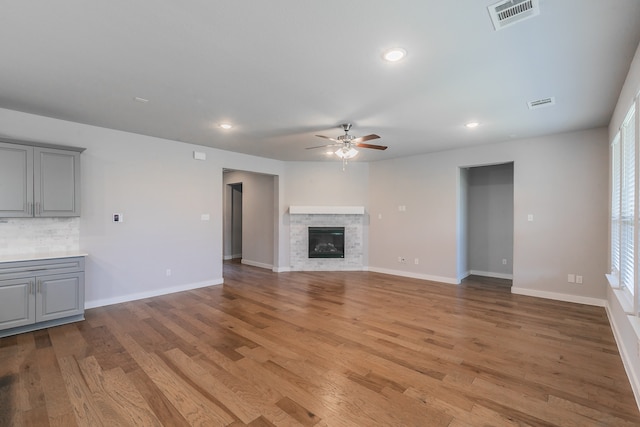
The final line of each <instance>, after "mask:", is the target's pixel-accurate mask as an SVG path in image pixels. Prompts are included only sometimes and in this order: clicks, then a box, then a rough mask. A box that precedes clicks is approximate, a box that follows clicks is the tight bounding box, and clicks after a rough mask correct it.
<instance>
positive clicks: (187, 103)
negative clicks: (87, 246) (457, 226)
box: [0, 0, 640, 161]
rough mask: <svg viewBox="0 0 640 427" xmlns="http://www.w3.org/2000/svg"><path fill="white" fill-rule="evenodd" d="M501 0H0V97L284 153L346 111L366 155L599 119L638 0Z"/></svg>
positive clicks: (308, 141)
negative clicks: (503, 0)
mask: <svg viewBox="0 0 640 427" xmlns="http://www.w3.org/2000/svg"><path fill="white" fill-rule="evenodd" d="M495 2H496V1H495V0H456V1H432V0H397V1H389V0H373V1H372V0H322V1H310V0H269V1H266V0H264V1H257V0H224V1H222V0H217V1H212V0H190V1H168V0H154V1H151V0H146V1H145V0H110V1H98V0H58V1H51V0H30V1H24V0H23V1H3V2H2V8H1V9H0V10H1V13H0V54H1V65H0V107H2V108H8V109H13V110H19V111H24V112H28V113H34V114H39V115H44V116H50V117H55V118H59V119H64V120H71V121H74V122H80V123H87V124H92V125H97V126H103V127H107V128H112V129H119V130H124V131H129V132H135V133H140V134H145V135H152V136H157V137H162V138H168V139H173V140H179V141H185V142H190V143H194V144H200V145H207V146H211V147H216V148H221V149H224V150H230V151H237V152H241V153H247V154H253V155H257V156H263V157H269V158H274V159H281V160H314V161H315V160H318V161H319V160H323V159H326V158H327V155H325V154H324V150H321V149H318V150H306V149H305V148H307V147H312V146H317V145H321V144H322V143H323V142H324V140H321V139H319V138H316V137H315V136H314V135H315V134H323V135H328V136H332V137H335V136H338V135H340V134H341V133H342V132H341V130H340V129H338V125H339V124H340V123H343V122H345V121H349V122H352V123H353V129H352V132H351V133H352V134H354V135H355V136H360V135H365V134H369V133H376V134H378V135H380V136H381V137H382V138H381V139H379V140H377V141H371V143H379V144H384V145H388V146H389V149H388V150H386V151H384V152H382V151H374V150H363V151H362V153H361V155H360V156H359V157H358V158H357V159H359V160H360V161H374V160H380V159H387V158H393V157H401V156H410V155H414V154H418V153H426V152H432V151H439V150H445V149H451V148H456V147H468V146H474V145H479V144H487V143H493V142H499V141H506V140H509V139H518V138H525V137H532V136H539V135H545V134H552V133H558V132H564V131H572V130H579V129H589V128H594V127H599V126H606V125H607V124H608V122H609V119H610V117H611V114H612V112H613V108H614V105H615V102H616V100H617V98H618V95H619V92H620V89H621V87H622V84H623V81H624V78H625V76H626V73H627V71H628V68H629V65H630V63H631V59H632V57H633V54H634V52H635V50H636V48H637V46H638V43H639V42H640V24H639V23H640V1H638V0H540V10H541V12H540V15H539V16H537V17H534V18H531V19H528V20H526V21H523V22H520V23H518V24H516V25H513V26H511V27H508V28H505V29H503V30H500V31H494V29H493V25H492V23H491V20H490V17H489V13H488V11H487V6H489V5H491V4H493V3H495ZM394 46H401V47H403V48H404V49H406V50H407V52H408V56H407V57H406V58H405V60H403V61H402V62H400V63H395V64H392V63H387V62H384V61H383V60H382V59H381V54H382V52H383V51H384V50H385V49H387V48H390V47H394ZM551 96H553V97H555V98H556V105H554V106H550V107H546V108H542V109H538V110H529V109H528V108H527V104H526V103H527V101H531V100H535V99H540V98H545V97H551ZM135 97H141V98H146V99H148V100H149V102H148V103H140V102H137V101H135V100H134V98H135ZM469 121H479V122H480V123H481V125H480V126H479V127H478V128H476V129H473V130H470V129H467V128H466V127H465V126H464V124H465V123H467V122H469ZM222 122H230V123H233V124H234V126H235V127H234V128H233V129H232V130H230V131H224V130H222V129H220V128H218V127H217V125H218V124H220V123H222ZM0 135H2V129H0ZM4 136H7V137H12V135H4ZM335 160H336V158H335V157H334V161H335Z"/></svg>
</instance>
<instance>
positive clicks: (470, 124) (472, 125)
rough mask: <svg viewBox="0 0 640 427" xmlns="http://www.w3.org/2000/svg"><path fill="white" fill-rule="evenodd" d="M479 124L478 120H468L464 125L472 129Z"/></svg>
mask: <svg viewBox="0 0 640 427" xmlns="http://www.w3.org/2000/svg"><path fill="white" fill-rule="evenodd" d="M479 125H480V123H478V122H469V123H467V124H466V125H465V126H466V127H468V128H469V129H473V128H477V127H478V126H479Z"/></svg>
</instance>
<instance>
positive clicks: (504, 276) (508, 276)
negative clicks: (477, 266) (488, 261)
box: [469, 270, 513, 280]
mask: <svg viewBox="0 0 640 427" xmlns="http://www.w3.org/2000/svg"><path fill="white" fill-rule="evenodd" d="M469 275H474V276H482V277H492V278H494V279H509V280H513V274H506V273H492V272H490V271H478V270H471V271H469Z"/></svg>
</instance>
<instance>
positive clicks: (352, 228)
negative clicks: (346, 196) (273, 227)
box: [289, 214, 364, 271]
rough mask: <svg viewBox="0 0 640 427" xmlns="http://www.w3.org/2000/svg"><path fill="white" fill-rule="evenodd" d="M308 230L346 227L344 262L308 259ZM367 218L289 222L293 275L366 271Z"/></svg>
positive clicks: (302, 217)
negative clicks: (365, 239)
mask: <svg viewBox="0 0 640 427" xmlns="http://www.w3.org/2000/svg"><path fill="white" fill-rule="evenodd" d="M309 227H344V252H345V254H344V258H309V234H308V228H309ZM363 233H364V215H358V214H295V215H290V220H289V244H290V250H291V270H292V271H348V270H362V269H363V246H364V242H363V239H364V238H363Z"/></svg>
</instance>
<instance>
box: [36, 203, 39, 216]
mask: <svg viewBox="0 0 640 427" xmlns="http://www.w3.org/2000/svg"><path fill="white" fill-rule="evenodd" d="M36 216H40V202H36Z"/></svg>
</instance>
